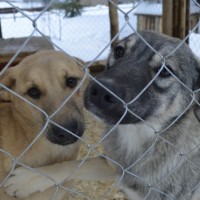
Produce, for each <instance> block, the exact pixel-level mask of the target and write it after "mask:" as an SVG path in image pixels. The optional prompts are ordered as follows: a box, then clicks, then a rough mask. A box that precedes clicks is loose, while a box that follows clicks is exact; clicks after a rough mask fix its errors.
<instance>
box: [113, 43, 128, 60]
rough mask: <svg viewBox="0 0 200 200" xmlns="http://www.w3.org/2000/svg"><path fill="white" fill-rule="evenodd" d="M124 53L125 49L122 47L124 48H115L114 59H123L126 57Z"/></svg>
mask: <svg viewBox="0 0 200 200" xmlns="http://www.w3.org/2000/svg"><path fill="white" fill-rule="evenodd" d="M124 53H125V49H124V47H122V46H117V47H115V49H114V57H115V59H119V58H121V57H122V56H123V55H124Z"/></svg>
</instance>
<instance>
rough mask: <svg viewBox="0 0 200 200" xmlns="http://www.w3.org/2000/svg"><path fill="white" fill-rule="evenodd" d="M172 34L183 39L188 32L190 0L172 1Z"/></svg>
mask: <svg viewBox="0 0 200 200" xmlns="http://www.w3.org/2000/svg"><path fill="white" fill-rule="evenodd" d="M173 4H174V6H173V15H174V16H173V35H172V36H174V37H178V38H180V39H184V38H185V37H186V36H187V35H188V33H189V18H190V0H174V1H173Z"/></svg>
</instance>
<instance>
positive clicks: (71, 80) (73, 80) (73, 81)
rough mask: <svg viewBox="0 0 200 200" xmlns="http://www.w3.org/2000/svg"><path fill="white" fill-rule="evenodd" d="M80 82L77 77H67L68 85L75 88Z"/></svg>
mask: <svg viewBox="0 0 200 200" xmlns="http://www.w3.org/2000/svg"><path fill="white" fill-rule="evenodd" d="M77 83H78V79H77V78H73V77H69V78H67V79H66V86H67V87H69V88H75V87H76V85H77Z"/></svg>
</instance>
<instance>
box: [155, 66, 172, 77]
mask: <svg viewBox="0 0 200 200" xmlns="http://www.w3.org/2000/svg"><path fill="white" fill-rule="evenodd" d="M160 68H161V67H157V68H155V69H154V72H155V73H156V74H157V73H158V72H159V70H160ZM166 68H167V69H168V70H167V69H166ZM170 72H171V73H173V69H172V67H171V66H170V65H166V67H163V69H162V70H161V71H160V73H159V75H158V76H159V77H161V78H168V77H170V76H171V75H172V74H171V73H170Z"/></svg>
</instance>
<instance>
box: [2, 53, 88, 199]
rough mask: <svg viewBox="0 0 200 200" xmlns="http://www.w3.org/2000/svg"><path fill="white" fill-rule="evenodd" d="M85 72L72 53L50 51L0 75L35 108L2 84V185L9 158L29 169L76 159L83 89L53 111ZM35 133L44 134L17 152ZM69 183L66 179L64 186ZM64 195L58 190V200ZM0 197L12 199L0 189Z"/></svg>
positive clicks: (48, 192) (81, 126)
mask: <svg viewBox="0 0 200 200" xmlns="http://www.w3.org/2000/svg"><path fill="white" fill-rule="evenodd" d="M83 76H84V73H83V71H82V69H81V67H79V66H78V64H77V63H76V62H74V61H73V60H72V59H70V57H68V56H67V55H65V54H64V53H61V52H58V51H53V50H50V51H41V52H38V53H36V54H33V55H31V56H29V57H27V58H25V59H24V60H23V61H22V62H21V63H20V64H19V65H18V66H16V67H14V68H10V69H9V70H7V71H6V72H5V74H3V76H1V77H0V83H2V84H3V85H4V86H6V87H8V88H10V89H11V90H12V91H14V92H16V93H17V94H19V95H20V96H22V97H24V98H25V99H27V100H28V101H30V102H31V103H33V104H34V105H36V106H37V107H33V106H32V105H30V103H28V102H25V101H24V100H23V99H21V98H19V97H17V96H16V95H14V94H12V93H10V92H8V91H7V90H5V89H3V88H2V87H0V185H1V186H2V183H3V180H4V179H5V177H6V176H7V175H8V173H9V172H10V170H11V168H12V167H13V164H12V156H13V157H14V158H19V162H20V163H23V164H25V165H27V166H30V167H41V166H48V165H52V164H55V163H59V162H62V161H66V160H73V159H75V158H76V156H77V153H78V149H79V144H80V142H78V139H79V137H81V136H82V134H83V132H84V119H83V96H82V95H83V91H82V90H84V88H83V87H81V89H78V90H77V91H76V92H75V94H74V95H73V96H72V97H71V98H70V100H69V101H67V103H66V104H65V105H64V106H63V107H62V109H60V110H59V111H58V112H57V113H55V115H52V114H53V113H54V112H55V111H56V110H57V109H58V108H59V106H60V105H61V104H62V103H63V102H64V101H65V100H66V99H67V97H68V96H69V95H70V94H71V93H72V91H73V90H74V89H75V88H76V87H77V86H78V84H79V82H80V81H81V80H82V78H83ZM51 115H52V117H51ZM49 120H50V121H49ZM48 122H49V123H48ZM51 122H52V123H51ZM59 126H60V127H61V126H62V127H63V128H60V127H59ZM68 131H69V132H68ZM71 132H72V133H74V135H72V134H71ZM39 133H42V135H41V137H39V139H38V140H37V141H36V143H34V144H33V146H31V148H30V149H29V150H28V151H27V152H26V153H25V154H24V155H21V153H22V152H23V151H24V150H25V149H26V148H27V147H28V146H29V144H30V143H31V142H32V141H33V139H34V138H35V137H36V136H37V135H38V134H39ZM1 149H3V151H4V152H2V151H1ZM5 151H6V152H9V153H10V154H11V156H9V155H7V154H5ZM70 185H71V184H70V183H67V185H65V186H67V187H70ZM27 189H28V188H27ZM54 193H55V188H54V189H48V190H46V191H45V192H42V193H38V194H34V195H31V196H29V197H28V198H26V199H27V200H47V199H48V200H49V199H50V198H51V197H52V196H53V194H54ZM65 193H66V191H65V190H62V191H59V192H58V194H57V196H56V200H60V199H62V198H63V197H64V195H65ZM14 196H15V195H14ZM16 196H17V193H16ZM0 199H1V200H13V199H16V198H14V197H9V196H7V195H6V194H5V191H4V189H3V187H0Z"/></svg>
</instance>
